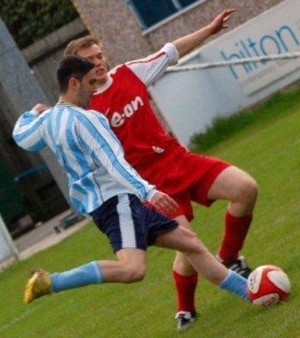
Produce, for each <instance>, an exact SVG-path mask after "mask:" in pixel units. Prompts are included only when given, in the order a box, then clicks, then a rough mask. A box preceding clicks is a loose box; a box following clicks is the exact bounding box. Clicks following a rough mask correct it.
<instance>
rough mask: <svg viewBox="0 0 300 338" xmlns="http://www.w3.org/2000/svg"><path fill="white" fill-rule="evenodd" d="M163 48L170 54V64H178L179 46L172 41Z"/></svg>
mask: <svg viewBox="0 0 300 338" xmlns="http://www.w3.org/2000/svg"><path fill="white" fill-rule="evenodd" d="M162 50H163V51H164V52H165V53H166V54H167V55H168V58H169V63H168V64H169V66H173V65H176V64H177V62H178V60H179V53H178V50H177V48H176V47H175V46H174V45H173V44H172V43H171V42H168V43H166V44H165V45H164V46H163V48H162Z"/></svg>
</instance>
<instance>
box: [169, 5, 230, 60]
mask: <svg viewBox="0 0 300 338" xmlns="http://www.w3.org/2000/svg"><path fill="white" fill-rule="evenodd" d="M233 12H235V9H225V10H224V11H223V12H222V13H220V14H219V15H218V16H216V17H215V19H214V20H213V21H212V22H211V23H209V24H208V25H207V26H205V27H203V28H201V29H199V30H197V31H195V32H193V33H190V34H188V35H185V36H183V37H181V38H179V39H177V40H175V41H173V42H172V43H173V44H174V46H175V47H176V48H177V50H178V53H179V57H182V56H184V55H186V54H188V53H189V52H191V51H192V50H193V49H194V48H196V47H198V46H199V45H201V43H202V42H204V41H205V40H206V39H207V38H208V37H210V36H211V35H213V34H217V33H219V32H220V31H221V30H222V29H225V28H227V27H228V26H227V24H226V23H227V21H228V19H229V18H230V17H231V15H232V13H233Z"/></svg>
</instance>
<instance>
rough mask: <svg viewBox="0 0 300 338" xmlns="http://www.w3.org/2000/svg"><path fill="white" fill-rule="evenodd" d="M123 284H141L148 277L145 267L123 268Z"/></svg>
mask: <svg viewBox="0 0 300 338" xmlns="http://www.w3.org/2000/svg"><path fill="white" fill-rule="evenodd" d="M122 272H123V282H124V283H128V284H129V283H135V282H140V281H142V280H143V279H144V277H145V275H146V267H145V266H125V267H124V268H123V271H122Z"/></svg>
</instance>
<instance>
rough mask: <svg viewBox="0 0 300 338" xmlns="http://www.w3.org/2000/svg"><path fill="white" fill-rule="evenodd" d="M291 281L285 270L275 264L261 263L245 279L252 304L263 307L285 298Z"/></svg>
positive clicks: (289, 289)
mask: <svg viewBox="0 0 300 338" xmlns="http://www.w3.org/2000/svg"><path fill="white" fill-rule="evenodd" d="M290 291H291V283H290V281H289V278H288V276H287V274H286V273H285V272H283V270H282V269H281V268H279V267H278V266H275V265H262V266H259V267H258V268H256V269H255V270H253V271H252V272H251V274H250V275H249V277H248V280H247V292H248V297H249V299H250V301H251V302H252V304H253V305H255V306H258V307H265V306H269V305H272V304H276V303H278V302H279V301H281V300H286V299H287V297H288V295H289V293H290Z"/></svg>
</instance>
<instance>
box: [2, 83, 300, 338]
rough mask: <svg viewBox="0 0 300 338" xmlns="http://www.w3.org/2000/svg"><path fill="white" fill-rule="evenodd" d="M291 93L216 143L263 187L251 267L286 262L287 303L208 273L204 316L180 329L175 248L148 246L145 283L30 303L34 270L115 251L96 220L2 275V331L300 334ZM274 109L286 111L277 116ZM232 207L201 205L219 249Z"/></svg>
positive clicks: (297, 160)
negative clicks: (263, 306)
mask: <svg viewBox="0 0 300 338" xmlns="http://www.w3.org/2000/svg"><path fill="white" fill-rule="evenodd" d="M297 90H298V89H297ZM294 92H296V90H295V89H292V90H291V91H289V92H287V93H286V94H280V96H279V97H277V98H276V100H275V101H274V102H273V103H272V104H270V103H269V105H270V106H269V107H270V108H269V109H271V111H269V112H268V110H264V113H263V114H264V116H265V117H264V118H262V119H258V118H257V119H255V120H254V121H253V122H252V123H250V124H249V125H248V126H247V127H243V128H242V127H240V128H239V130H236V131H235V132H233V133H232V134H231V135H230V137H228V138H227V139H226V140H224V141H223V142H221V143H214V147H213V148H211V149H210V150H209V153H210V154H212V155H214V156H218V157H220V158H223V159H226V160H229V161H231V162H232V163H234V164H236V165H238V166H239V167H241V168H242V169H245V170H246V171H247V172H249V173H250V174H251V175H252V176H253V177H255V179H256V180H257V182H258V184H259V187H260V195H259V198H258V202H257V206H256V210H255V218H254V222H253V225H252V227H251V230H250V233H249V236H248V239H247V242H246V245H245V250H244V252H243V253H244V254H245V256H246V257H247V258H248V261H249V263H250V264H251V265H252V266H257V265H262V264H267V263H272V264H276V265H279V266H281V267H282V268H284V270H285V271H286V272H287V273H288V275H289V277H290V280H291V283H292V293H291V296H290V299H289V301H288V302H286V303H284V304H280V305H278V306H274V307H271V308H269V309H267V310H263V311H261V310H258V309H255V308H253V307H252V306H250V305H249V304H246V303H244V302H243V301H242V300H240V299H238V298H237V297H235V296H232V295H229V294H227V293H225V292H224V291H221V290H218V289H217V288H216V287H215V286H213V285H210V284H209V283H208V282H206V281H203V282H201V283H199V287H198V290H197V304H198V311H199V312H200V313H201V318H200V319H199V321H198V322H197V323H196V324H195V325H194V326H193V327H192V328H190V329H189V330H187V331H186V332H182V333H177V332H176V330H175V321H174V318H173V315H174V310H175V298H174V292H173V284H172V283H173V282H172V277H171V272H170V271H171V267H172V261H173V257H174V254H173V253H172V252H171V251H168V250H162V249H156V248H150V249H149V260H148V261H149V262H148V275H147V277H146V279H145V280H144V281H143V282H140V283H137V284H134V285H112V284H111V285H100V286H90V287H87V288H82V289H77V290H72V291H68V292H65V293H61V294H57V295H54V296H48V297H44V298H41V299H39V300H37V301H35V302H34V303H32V304H30V305H24V304H23V303H22V297H23V287H24V283H25V281H26V279H27V278H28V274H29V272H30V271H31V270H32V269H35V268H37V267H43V268H45V269H48V270H50V271H61V270H65V269H69V268H71V267H74V266H77V265H80V264H83V263H85V262H88V261H91V260H94V259H99V258H113V255H112V254H111V252H110V249H109V246H108V244H107V242H106V239H105V238H104V236H103V235H101V234H100V233H99V232H98V230H97V229H96V228H95V226H94V225H93V224H89V225H87V226H86V227H85V228H83V229H82V230H80V231H79V232H77V233H76V234H74V235H72V236H71V237H70V238H67V239H65V240H64V241H63V242H62V243H60V244H58V245H56V246H55V247H52V248H50V249H48V250H46V251H43V252H40V253H38V254H36V255H35V256H33V257H31V258H29V259H27V260H25V261H22V262H18V263H17V264H15V265H13V266H11V267H10V268H8V269H7V270H5V271H4V272H2V273H1V275H0V294H1V298H0V337H1V338H20V337H22V338H23V337H24V338H27V337H28V338H29V337H43V338H48V337H49V338H50V337H51V338H53V337H55V338H59V337H61V338H73V337H76V338H77V337H80V338H81V337H82V338H86V337H88V338H92V337H111V338H115V337H117V338H119V337H120V338H142V337H143V338H144V337H145V338H146V337H149V338H150V337H151V338H156V337H157V338H158V337H161V338H168V337H170V338H171V337H172V338H173V337H205V338H219V337H222V338H242V337H246V338H248V337H249V338H252V337H253V338H277V337H278V338H299V337H300V315H299V313H300V312H299V309H300V291H299V280H300V250H299V249H300V245H299V243H300V226H299V220H300V207H299V201H300V189H299V179H300V136H299V135H300V133H299V130H300V100H299V99H298V100H296V97H294V96H293V98H294V99H293V100H291V96H290V95H291V93H294ZM298 94H299V93H298ZM285 95H287V97H289V100H287V101H286V96H285ZM298 97H299V95H298ZM272 100H274V99H272ZM281 100H283V101H285V102H288V101H289V102H290V104H289V105H288V104H286V103H285V104H283V103H282V101H281ZM276 101H277V104H276ZM267 105H268V104H267V103H265V104H264V105H263V107H264V109H267V108H266V106H267ZM276 107H284V108H282V109H284V110H283V111H281V112H280V113H277V114H274V112H273V109H275V108H276ZM256 109H258V110H257V114H258V112H259V108H256ZM268 113H269V115H270V116H267V115H268ZM225 207H226V204H225V203H223V202H218V203H216V204H215V205H213V206H212V207H211V208H210V209H204V208H200V207H195V215H196V218H195V220H194V222H193V225H194V229H196V231H197V232H198V234H199V235H200V236H201V238H202V239H203V241H204V242H205V243H206V245H207V246H208V247H209V248H210V249H211V250H212V252H215V251H216V250H217V247H218V243H219V241H220V237H221V233H222V218H223V213H224V209H225Z"/></svg>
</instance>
